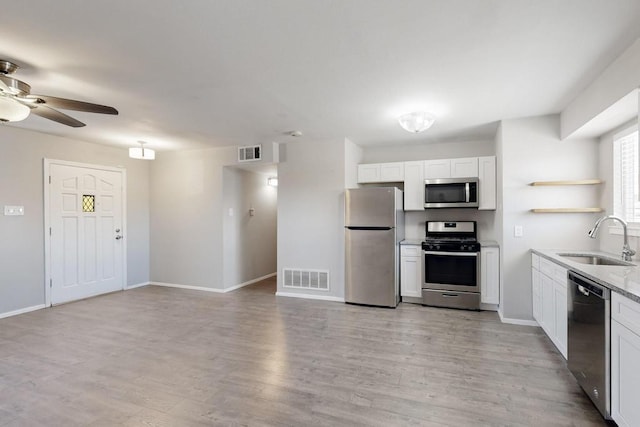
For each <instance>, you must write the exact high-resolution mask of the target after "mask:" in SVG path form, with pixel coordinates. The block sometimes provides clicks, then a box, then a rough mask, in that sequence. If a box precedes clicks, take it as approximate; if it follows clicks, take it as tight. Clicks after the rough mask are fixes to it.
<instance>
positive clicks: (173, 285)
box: [149, 282, 224, 294]
mask: <svg viewBox="0 0 640 427" xmlns="http://www.w3.org/2000/svg"><path fill="white" fill-rule="evenodd" d="M149 284H150V285H152V286H164V287H165V288H178V289H189V290H192V291H203V292H215V293H217V294H222V293H224V290H223V289H217V288H205V287H204V286H191V285H178V284H176V283H164V282H151V283H149Z"/></svg>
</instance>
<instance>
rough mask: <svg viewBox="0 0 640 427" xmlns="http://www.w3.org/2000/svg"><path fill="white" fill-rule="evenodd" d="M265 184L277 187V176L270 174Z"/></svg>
mask: <svg viewBox="0 0 640 427" xmlns="http://www.w3.org/2000/svg"><path fill="white" fill-rule="evenodd" d="M267 185H269V186H271V187H277V186H278V177H275V176H272V177H270V178H267Z"/></svg>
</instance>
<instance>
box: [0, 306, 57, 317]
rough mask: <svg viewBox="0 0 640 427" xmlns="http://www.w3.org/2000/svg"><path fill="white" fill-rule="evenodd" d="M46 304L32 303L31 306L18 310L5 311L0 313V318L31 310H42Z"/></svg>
mask: <svg viewBox="0 0 640 427" xmlns="http://www.w3.org/2000/svg"><path fill="white" fill-rule="evenodd" d="M46 307H47V306H46V305H44V304H38V305H34V306H32V307H25V308H21V309H20V310H14V311H8V312H6V313H0V319H4V318H5V317H11V316H17V315H18V314H24V313H29V312H31V311H36V310H42V309H43V308H46Z"/></svg>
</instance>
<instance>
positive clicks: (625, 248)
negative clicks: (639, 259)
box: [589, 215, 636, 261]
mask: <svg viewBox="0 0 640 427" xmlns="http://www.w3.org/2000/svg"><path fill="white" fill-rule="evenodd" d="M608 219H612V220H615V221H618V222H619V223H620V224H622V232H623V233H624V243H623V245H622V259H623V260H625V261H631V257H632V256H634V255H635V254H636V251H634V250H633V249H631V247H630V246H629V235H628V233H627V223H626V222H625V221H624V220H623V219H622V218H620V217H617V216H614V215H607V216H603V217H602V218H600V219H599V220H597V221H596V225H594V226H593V228H592V229H591V230H590V231H589V237H591V238H592V239H595V238H596V236H597V235H598V228H599V227H600V224H602V223H603V222H605V221H606V220H608Z"/></svg>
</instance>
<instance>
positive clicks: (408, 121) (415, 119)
mask: <svg viewBox="0 0 640 427" xmlns="http://www.w3.org/2000/svg"><path fill="white" fill-rule="evenodd" d="M435 121H436V118H435V117H434V116H433V114H431V113H427V112H426V111H414V112H412V113H407V114H403V115H401V116H400V117H398V123H400V126H402V128H403V129H404V130H406V131H407V132H411V133H419V132H422V131H425V130H427V129H429V128H430V127H431V125H433V123H434V122H435Z"/></svg>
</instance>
